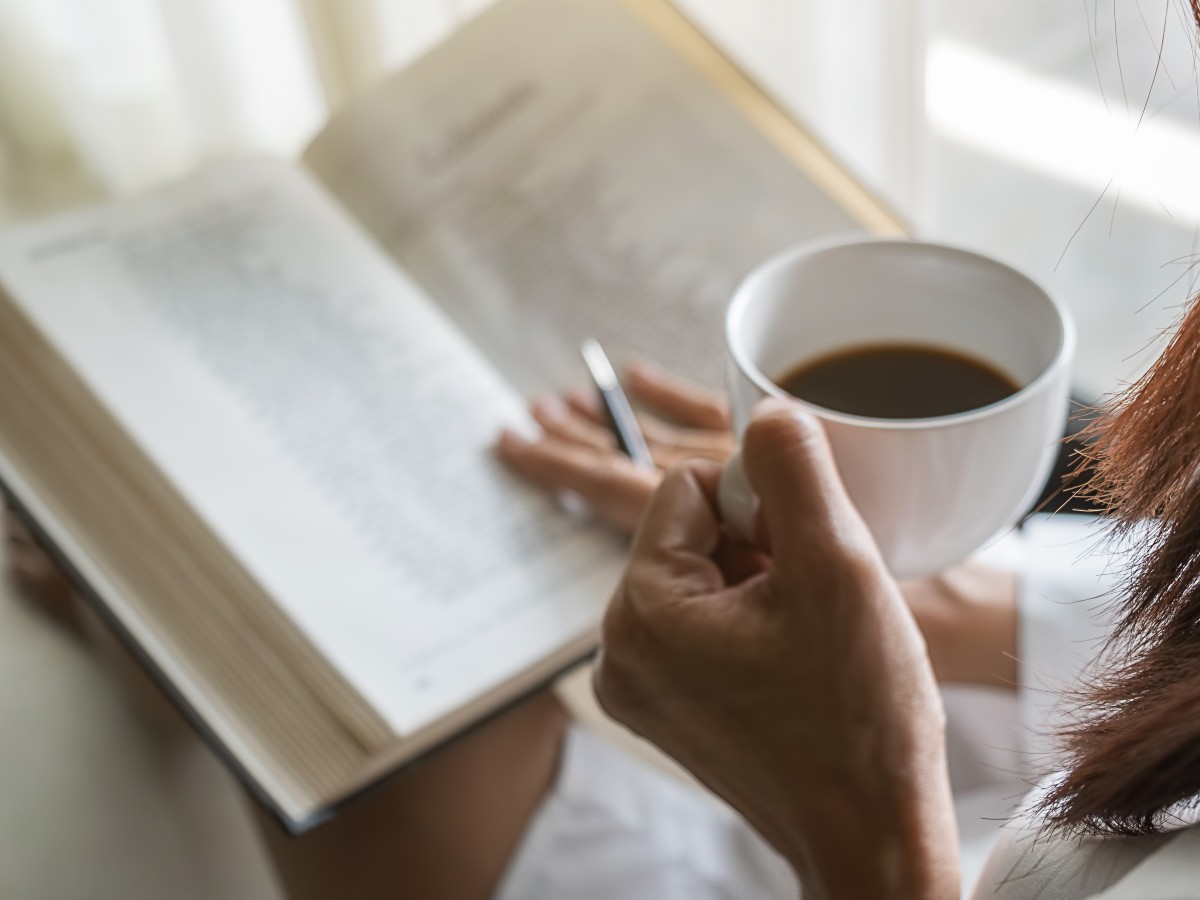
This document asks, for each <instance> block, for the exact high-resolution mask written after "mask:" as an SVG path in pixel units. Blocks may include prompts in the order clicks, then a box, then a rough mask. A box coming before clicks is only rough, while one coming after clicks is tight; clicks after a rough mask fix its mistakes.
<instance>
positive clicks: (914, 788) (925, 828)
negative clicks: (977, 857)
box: [779, 777, 960, 900]
mask: <svg viewBox="0 0 1200 900" xmlns="http://www.w3.org/2000/svg"><path fill="white" fill-rule="evenodd" d="M945 781H946V779H945V778H944V777H943V778H942V779H940V782H945ZM947 785H948V782H947ZM879 787H880V786H879V785H875V786H874V787H872V788H865V789H864V788H863V787H860V788H859V790H858V791H855V790H839V789H838V788H837V787H836V785H832V784H830V785H827V787H826V789H825V790H823V791H820V792H818V793H819V794H823V795H824V797H823V799H815V800H814V802H811V803H805V804H804V805H805V807H806V808H807V810H808V815H807V816H806V819H808V821H809V823H810V824H809V825H808V826H807V827H805V828H803V829H800V830H797V831H795V832H793V834H795V835H796V838H795V839H794V840H793V841H791V842H789V843H786V844H785V845H784V846H782V847H780V848H779V849H781V850H782V851H783V853H784V855H785V857H786V858H787V859H788V861H789V862H790V863H791V865H792V868H793V869H794V870H795V871H796V873H797V876H798V878H799V879H800V881H801V883H802V884H803V886H804V896H805V898H806V900H814V898H816V900H841V898H858V897H894V898H914V900H915V898H920V900H941V898H947V900H949V898H957V897H958V896H959V894H960V876H959V868H958V837H957V826H956V824H955V821H954V815H953V807H952V803H951V799H950V795H949V791H948V787H945V788H943V785H942V784H941V783H934V782H933V781H931V780H930V779H925V778H915V779H914V780H913V781H910V782H908V783H906V784H897V783H896V782H894V781H893V782H892V784H891V785H890V787H892V788H895V790H894V791H893V792H892V793H891V794H890V796H889V795H888V794H887V793H884V792H881V791H880V790H879ZM814 823H815V824H814ZM801 835H802V837H801Z"/></svg>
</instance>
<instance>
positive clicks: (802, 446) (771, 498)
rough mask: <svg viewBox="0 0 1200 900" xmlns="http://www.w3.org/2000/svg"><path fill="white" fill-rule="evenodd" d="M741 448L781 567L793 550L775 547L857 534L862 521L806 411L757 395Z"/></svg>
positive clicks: (846, 541)
mask: <svg viewBox="0 0 1200 900" xmlns="http://www.w3.org/2000/svg"><path fill="white" fill-rule="evenodd" d="M742 454H743V460H744V463H745V467H746V477H747V478H748V479H749V481H750V484H751V486H752V487H753V488H754V492H755V493H756V494H757V495H758V497H759V499H760V501H761V503H762V515H763V519H764V521H765V523H766V526H767V531H768V533H769V535H770V539H771V544H772V546H773V547H775V548H776V551H775V553H774V557H775V561H776V563H777V564H779V565H780V566H781V567H782V566H785V565H786V564H787V563H788V561H789V560H791V559H792V558H793V557H794V556H795V554H794V553H788V552H782V551H781V549H780V548H785V549H786V548H798V547H805V546H811V545H812V544H814V543H816V544H822V543H828V542H830V541H833V542H836V543H838V544H841V545H843V546H852V545H853V542H854V541H855V540H858V539H861V538H862V537H863V535H864V534H865V526H864V525H863V524H862V520H861V519H860V518H859V515H858V511H857V510H856V509H855V508H854V506H853V504H852V503H851V502H850V499H849V497H848V496H847V495H846V491H845V488H844V487H843V486H842V480H841V477H840V476H839V474H838V471H837V466H836V465H835V464H834V460H833V454H832V452H831V451H830V449H829V441H828V440H827V439H826V436H825V431H824V429H823V428H822V427H821V424H820V423H819V422H818V421H817V419H816V418H814V417H813V416H812V415H810V414H809V413H807V412H805V411H803V410H801V409H800V408H799V407H798V406H796V405H795V404H792V403H789V402H787V401H786V400H777V399H770V400H764V401H762V402H761V403H760V404H759V405H758V407H757V408H756V410H755V418H754V420H753V421H752V422H751V423H750V426H749V427H748V428H747V429H746V437H745V441H744V446H743V450H742ZM868 544H869V539H868ZM806 555H807V556H811V554H806Z"/></svg>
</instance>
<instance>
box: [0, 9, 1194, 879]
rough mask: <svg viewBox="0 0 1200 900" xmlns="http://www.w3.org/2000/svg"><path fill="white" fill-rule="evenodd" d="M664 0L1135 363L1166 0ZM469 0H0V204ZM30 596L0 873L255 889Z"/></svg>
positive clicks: (1188, 39) (1174, 272)
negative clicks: (43, 622)
mask: <svg viewBox="0 0 1200 900" xmlns="http://www.w3.org/2000/svg"><path fill="white" fill-rule="evenodd" d="M676 3H677V5H678V6H679V8H680V9H681V10H682V11H684V12H685V13H687V14H688V15H689V16H690V17H692V19H693V20H694V21H695V22H696V23H697V24H698V25H700V26H701V27H702V28H703V30H704V31H706V32H707V34H708V35H709V36H710V37H711V38H712V40H713V41H714V42H716V43H717V44H718V45H719V46H721V47H722V48H723V49H724V50H725V51H726V52H727V53H728V54H729V55H730V56H731V57H732V58H733V59H734V60H735V62H737V63H738V64H739V65H740V66H742V67H743V68H744V69H745V70H746V71H747V72H748V73H749V74H750V75H751V76H753V77H754V78H755V79H757V80H758V81H759V82H760V83H761V84H762V85H763V87H765V88H766V89H767V90H768V91H769V92H770V93H771V94H773V95H774V96H775V98H776V99H777V100H778V101H779V102H780V103H781V104H782V105H783V106H784V107H786V108H787V109H788V110H789V111H790V112H791V113H793V114H794V115H795V116H796V117H797V119H799V120H800V121H801V122H802V123H803V124H804V125H805V126H806V127H807V128H808V129H809V130H810V131H811V132H812V133H813V134H814V135H815V136H816V137H817V138H818V139H819V140H821V141H822V142H823V143H824V144H825V145H826V146H827V147H828V148H829V149H830V150H831V151H832V152H833V153H834V155H835V156H836V157H837V158H838V159H840V160H841V161H842V163H843V164H844V165H845V166H846V167H847V168H848V169H849V170H851V171H852V172H853V173H854V174H855V175H856V176H857V177H858V178H859V179H861V180H862V181H863V182H864V183H865V184H866V185H867V186H868V187H869V188H870V189H871V190H872V191H873V192H875V193H876V194H877V195H878V196H880V197H881V198H882V199H883V200H885V201H886V202H887V203H888V204H889V205H890V206H891V207H892V208H893V209H894V210H895V211H896V212H897V213H898V214H899V215H900V217H901V218H903V219H904V220H905V221H906V222H907V223H908V224H909V225H910V227H911V229H912V231H913V233H914V234H916V235H917V236H919V237H923V238H927V239H932V240H944V241H948V242H952V243H956V244H960V245H965V246H968V247H972V248H975V249H980V250H982V251H984V252H986V253H989V254H992V255H995V256H997V257H1000V258H1001V259H1004V260H1005V261H1008V262H1010V263H1012V264H1014V265H1016V266H1018V267H1020V268H1021V269H1023V270H1025V271H1027V272H1028V273H1029V274H1031V275H1033V276H1034V277H1035V278H1037V279H1038V280H1040V281H1042V282H1043V283H1044V284H1046V285H1047V286H1048V287H1049V288H1050V290H1051V291H1052V293H1054V294H1055V295H1057V296H1058V297H1060V298H1061V299H1062V300H1064V301H1065V302H1066V303H1067V304H1068V305H1069V306H1070V307H1071V308H1072V309H1073V311H1074V313H1075V316H1076V319H1077V321H1078V323H1079V326H1080V352H1079V358H1078V360H1077V364H1076V370H1075V378H1076V387H1077V393H1079V394H1081V395H1082V396H1085V397H1089V398H1097V397H1100V396H1101V395H1103V394H1104V393H1105V392H1107V391H1110V390H1112V389H1114V388H1115V387H1117V386H1119V385H1120V384H1121V383H1122V382H1123V381H1124V380H1127V379H1128V378H1130V377H1133V376H1134V375H1136V374H1137V373H1138V372H1139V371H1140V370H1141V369H1142V368H1143V367H1144V366H1145V365H1146V364H1147V363H1148V361H1149V360H1151V359H1152V358H1153V352H1154V348H1155V346H1156V343H1157V341H1158V339H1159V337H1160V334H1161V331H1162V329H1163V328H1164V327H1166V326H1167V325H1168V324H1169V323H1170V321H1171V320H1172V318H1173V316H1174V315H1175V314H1176V312H1177V311H1178V309H1179V306H1180V304H1182V303H1183V302H1184V301H1185V300H1186V298H1187V297H1188V296H1189V295H1191V294H1192V293H1194V292H1195V290H1196V289H1197V287H1200V270H1197V269H1196V268H1195V267H1194V265H1193V263H1194V262H1195V261H1196V260H1197V258H1198V254H1200V92H1198V84H1200V75H1198V71H1197V48H1196V45H1195V39H1194V35H1195V28H1194V26H1192V25H1191V23H1190V21H1189V18H1188V17H1189V15H1190V14H1189V13H1188V12H1187V10H1186V4H1185V3H1184V2H1182V0H1120V2H1119V3H1117V2H1115V0H1000V2H996V0H991V2H987V0H739V2H737V3H730V2H728V0H676ZM487 5H488V0H205V2H203V3H198V2H195V0H0V226H3V225H7V224H12V223H15V222H18V221H20V220H23V219H26V218H29V217H32V216H36V215H39V214H43V213H46V212H49V211H52V210H58V209H63V208H67V207H70V206H72V205H75V204H79V203H81V202H85V201H88V200H91V199H95V198H101V197H104V196H107V195H119V194H123V193H128V192H132V191H137V190H140V189H143V188H146V187H149V186H151V185H153V184H155V183H158V182H161V181H163V180H166V179H170V178H172V177H175V176H177V175H181V174H184V173H186V172H188V171H190V170H192V169H193V168H195V167H196V166H197V165H199V164H201V163H203V162H204V161H205V160H208V159H212V158H215V157H220V156H223V155H228V154H233V153H243V152H246V151H261V152H265V153H274V154H281V155H284V156H296V155H298V154H299V152H300V151H301V150H302V148H303V147H304V145H305V143H306V141H307V140H308V139H309V138H310V137H311V136H312V135H313V134H314V133H315V132H316V131H317V130H318V129H319V128H320V126H321V125H322V124H323V122H324V121H325V120H326V118H327V116H328V115H329V113H330V111H331V110H334V109H336V108H337V107H338V106H339V105H340V104H341V103H342V102H343V101H344V100H345V99H346V98H347V97H349V96H351V95H353V94H354V93H355V92H356V91H358V90H361V89H362V88H364V87H366V86H367V85H369V84H371V83H372V82H373V81H375V80H377V79H378V78H380V77H381V76H382V75H383V74H385V73H386V72H388V71H390V70H393V69H395V68H397V67H400V66H403V65H404V64H405V63H406V62H407V61H409V60H411V59H413V58H414V57H416V56H417V55H419V54H420V53H422V52H423V51H424V50H426V49H427V48H429V47H430V46H432V45H433V44H435V43H436V42H437V41H438V40H439V39H441V38H442V37H444V36H445V35H447V34H448V33H450V32H451V31H452V30H453V29H454V28H455V26H456V25H458V24H460V23H461V22H463V21H464V20H466V19H467V18H469V17H471V16H473V15H474V14H476V13H477V12H479V11H480V10H481V9H482V8H484V7H486V6H487ZM546 39H547V40H552V39H553V35H546ZM618 62H619V61H616V60H614V64H617V63H618ZM29 616H30V613H29V611H28V610H27V609H25V608H23V607H21V606H19V605H17V604H13V603H8V602H3V603H0V640H3V645H2V646H0V684H2V685H4V688H3V690H0V798H3V799H2V800H0V896H4V897H9V896H12V897H26V896H37V897H74V896H91V897H197V898H199V897H216V896H221V897H271V896H273V895H274V888H273V885H272V884H271V880H270V875H269V874H268V873H267V871H266V869H265V867H264V866H263V863H262V860H261V858H260V857H259V855H258V853H257V851H256V849H255V844H254V838H253V835H252V834H250V832H249V830H248V829H247V828H246V826H245V823H244V821H243V820H242V819H241V818H240V817H239V816H238V813H237V798H236V795H235V793H234V791H233V788H232V787H231V786H230V785H229V784H228V783H227V782H226V781H225V780H224V775H223V773H222V772H221V771H220V770H219V769H218V768H217V767H216V765H215V763H213V762H212V761H211V760H210V759H209V758H208V757H207V756H206V755H205V754H204V753H203V752H202V751H200V749H199V748H197V747H196V746H195V745H194V744H193V745H189V747H188V748H185V749H184V750H182V751H180V750H178V748H175V749H167V748H165V747H164V746H162V745H160V744H157V743H155V742H154V741H150V740H147V738H146V736H145V735H144V734H143V733H142V732H141V731H139V729H138V727H137V726H136V724H135V723H134V722H133V718H132V715H131V714H130V713H129V711H128V709H126V708H125V707H124V706H123V704H122V701H121V699H120V697H119V696H118V695H117V693H116V691H115V689H112V690H110V685H109V684H108V682H107V681H106V680H105V679H103V678H102V677H101V676H100V674H99V668H98V666H97V665H96V662H95V660H93V659H92V658H91V657H90V656H88V655H87V654H85V653H81V652H79V648H78V647H77V646H74V645H72V644H71V643H70V638H68V637H65V636H63V635H60V634H58V633H55V632H52V631H50V630H47V629H44V628H35V627H33V625H32V624H31V622H30V621H29V618H28V617H29ZM30 729H37V730H38V733H39V734H40V735H42V736H43V737H44V738H45V739H44V740H39V741H30V740H25V739H22V732H25V733H28V732H29V731H30ZM81 760H86V764H85V765H81V764H80V761H81Z"/></svg>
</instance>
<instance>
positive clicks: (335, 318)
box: [0, 160, 621, 734]
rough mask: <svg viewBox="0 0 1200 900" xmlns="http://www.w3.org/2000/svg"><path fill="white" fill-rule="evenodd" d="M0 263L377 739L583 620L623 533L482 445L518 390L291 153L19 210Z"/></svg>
mask: <svg viewBox="0 0 1200 900" xmlns="http://www.w3.org/2000/svg"><path fill="white" fill-rule="evenodd" d="M0 278H3V280H4V282H5V284H6V285H7V287H8V288H9V290H10V292H11V294H12V295H13V296H15V297H16V298H17V300H18V302H19V303H20V305H21V306H22V307H23V309H24V311H25V312H26V313H27V315H28V316H30V317H31V319H32V320H33V321H34V323H35V324H36V325H37V326H38V327H39V328H40V329H41V330H42V331H43V333H45V334H46V335H47V336H48V337H49V338H50V340H51V342H52V343H53V344H54V345H55V346H56V347H57V348H58V349H59V350H60V352H61V353H62V354H63V355H64V356H66V358H67V359H68V360H69V361H70V363H71V364H72V365H73V366H74V367H76V368H77V370H78V371H79V372H80V373H81V375H82V376H83V377H84V379H85V380H86V381H87V382H88V383H89V384H90V386H91V387H92V388H93V390H94V391H95V393H96V395H97V396H98V398H99V399H100V401H101V402H102V403H104V404H105V405H106V406H107V407H108V409H109V411H110V412H111V413H112V414H113V415H114V417H116V419H117V420H118V421H119V422H120V423H121V424H122V425H123V427H124V428H125V429H126V430H127V431H128V432H129V433H130V434H131V435H132V436H133V437H134V438H135V439H136V441H137V442H138V443H139V444H140V445H141V446H142V447H144V448H145V449H146V451H147V453H148V455H149V457H150V458H151V459H153V460H154V462H155V464H156V465H157V466H158V467H160V468H161V470H162V471H163V472H164V474H165V475H166V476H167V477H168V478H169V479H170V480H171V481H172V482H173V483H174V484H175V485H176V486H177V487H178V489H179V490H180V491H181V492H182V494H183V495H184V496H185V499H186V500H187V501H188V502H189V503H190V504H191V505H193V506H194V507H195V509H196V510H197V511H198V512H199V513H200V514H201V515H202V516H203V518H204V519H205V520H206V521H207V522H208V523H209V524H210V525H211V527H212V528H213V529H214V531H215V532H216V533H217V534H218V535H219V536H220V537H221V538H222V539H223V541H224V542H225V543H226V544H227V546H228V547H230V548H231V550H232V551H233V552H234V553H235V555H236V556H238V558H239V559H240V560H241V561H242V563H243V564H244V565H245V567H246V568H247V569H248V570H249V571H250V572H251V574H252V575H253V576H254V577H255V578H256V579H258V580H259V581H260V583H262V585H263V586H264V588H265V589H266V590H267V591H268V592H269V593H270V594H271V596H273V597H274V598H275V599H276V601H277V602H278V604H279V605H280V606H281V607H282V608H283V609H284V610H285V611H286V612H287V613H288V615H289V616H290V617H291V618H292V619H294V621H295V622H296V623H297V624H298V625H299V626H300V628H301V629H302V630H303V631H304V632H305V633H306V635H307V636H308V637H309V639H310V640H311V641H312V642H313V644H314V645H315V646H316V647H317V648H318V649H319V650H320V651H321V652H322V653H323V654H324V655H325V656H326V657H327V658H328V660H329V661H330V662H331V663H332V664H333V665H334V666H335V667H336V668H337V669H338V670H339V671H340V672H342V673H343V674H344V675H345V677H346V678H347V679H348V680H349V681H350V682H351V684H353V685H354V687H355V688H356V689H357V690H359V691H360V692H361V693H362V694H363V696H364V697H365V698H366V699H367V700H368V701H369V702H370V703H371V704H372V705H373V706H374V707H375V708H376V709H377V710H378V711H379V712H380V714H381V715H383V716H384V718H385V719H386V720H387V722H388V723H389V724H390V725H391V727H393V728H394V729H395V730H396V731H397V732H398V733H400V734H404V733H406V732H411V731H413V730H416V729H418V728H421V727H423V726H425V725H428V724H429V723H431V722H433V721H434V720H436V719H437V718H438V717H440V716H442V715H444V714H446V713H447V712H449V711H450V710H453V709H455V708H456V707H458V706H461V705H463V704H465V703H467V702H469V701H470V700H472V699H473V698H475V697H477V696H478V695H479V694H481V693H483V692H485V691H486V690H488V689H491V688H494V687H495V685H496V684H497V683H499V682H502V681H505V680H507V679H509V678H512V677H514V676H515V675H517V674H519V673H520V672H521V671H523V670H525V669H526V668H528V667H529V666H531V665H532V664H534V663H537V662H539V661H541V660H543V659H545V658H546V657H547V656H549V655H550V654H553V653H554V652H556V651H560V650H561V648H562V647H563V645H564V644H566V643H567V642H568V641H571V640H576V639H578V638H579V637H580V636H581V635H587V634H589V633H591V632H593V631H594V629H595V626H596V624H597V622H598V619H599V615H600V613H601V611H602V609H603V606H604V603H605V602H606V600H607V596H608V593H609V591H610V590H611V588H612V586H613V584H614V582H615V577H616V572H617V566H618V563H619V559H620V557H621V548H620V546H619V545H618V543H617V542H616V541H615V540H613V539H612V538H611V536H609V535H606V534H600V533H596V532H593V531H590V530H588V529H587V528H585V527H583V526H581V525H579V524H578V523H576V522H574V521H571V520H569V519H568V518H567V517H566V516H564V514H562V513H561V512H560V511H559V510H558V509H557V508H556V507H555V505H554V504H553V503H552V502H551V501H549V500H548V499H546V498H545V497H543V496H541V495H540V494H539V493H538V492H537V491H534V490H532V489H530V488H528V487H526V486H525V485H523V484H520V483H518V482H517V481H516V480H515V479H514V478H513V477H512V476H510V475H509V474H508V473H507V472H505V471H504V470H503V468H502V467H500V466H499V464H498V463H497V462H496V461H495V460H494V459H493V458H492V457H491V454H490V453H489V446H490V444H491V443H492V442H493V441H494V439H495V436H496V433H497V431H498V429H499V428H500V427H501V426H502V425H503V424H508V425H513V426H515V427H528V423H527V422H526V421H525V414H524V411H523V402H522V400H521V398H520V397H519V396H518V395H517V394H516V393H515V392H514V391H513V390H512V389H511V388H509V387H507V386H506V384H505V383H504V381H503V380H502V379H501V378H500V377H499V376H498V375H497V373H496V372H495V371H494V369H493V368H492V367H491V366H490V364H489V363H488V362H487V361H486V360H485V359H484V358H483V357H482V356H481V355H480V354H479V353H478V351H476V350H475V349H474V348H473V347H472V346H471V345H470V344H469V343H468V342H467V341H466V340H465V339H464V338H463V337H462V335H461V334H460V333H459V332H458V331H457V330H456V329H455V328H454V326H453V325H452V324H451V323H450V322H449V320H448V319H447V318H446V317H445V316H444V315H443V314H442V313H441V312H440V311H439V310H438V309H437V308H436V306H435V305H433V304H432V303H430V302H429V300H428V299H427V298H426V297H425V295H424V294H423V292H422V291H421V290H420V289H419V288H418V287H417V286H416V285H414V284H413V283H412V282H411V281H410V280H409V279H408V278H407V277H406V276H404V275H402V274H401V273H399V272H397V271H396V269H395V267H394V266H393V264H392V263H391V262H390V261H389V260H388V259H387V258H386V257H385V256H383V255H382V254H381V253H380V252H379V251H378V250H376V249H375V247H374V246H373V245H372V243H371V242H370V240H369V239H368V238H367V237H366V236H365V235H364V234H363V233H362V232H361V231H360V230H359V229H358V227H357V226H356V225H355V224H354V223H353V222H352V221H351V220H350V219H348V218H347V217H346V216H345V214H344V213H343V212H341V211H340V210H339V209H338V208H337V206H336V204H334V203H333V202H332V201H331V200H330V198H329V197H328V196H327V195H326V194H325V193H324V191H323V189H322V188H321V187H320V186H319V185H317V184H316V183H315V182H313V181H312V180H311V178H310V177H309V176H307V175H306V174H305V173H304V172H303V170H301V169H296V168H294V167H291V166H288V165H286V164H283V163H278V162H272V161H266V160H263V161H249V162H242V163H230V164H226V165H223V166H218V167H214V168H212V169H209V170H207V171H206V172H204V173H202V174H201V175H199V176H196V177H194V178H192V179H190V180H188V181H186V182H183V183H181V184H179V185H175V186H172V187H169V188H165V189H163V190H161V191H158V192H156V193H154V194H152V195H148V196H146V197H143V198H139V199H135V200H132V201H128V202H125V203H122V204H120V205H118V206H114V207H111V208H108V209H102V210H96V211H91V212H87V213H83V214H80V215H77V216H73V217H71V218H68V219H65V220H64V219H60V220H56V221H53V222H51V223H48V224H44V225H35V226H31V227H29V228H26V229H23V230H22V231H19V232H16V233H14V234H12V235H10V236H8V237H6V238H5V239H4V240H3V241H2V242H0Z"/></svg>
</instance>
